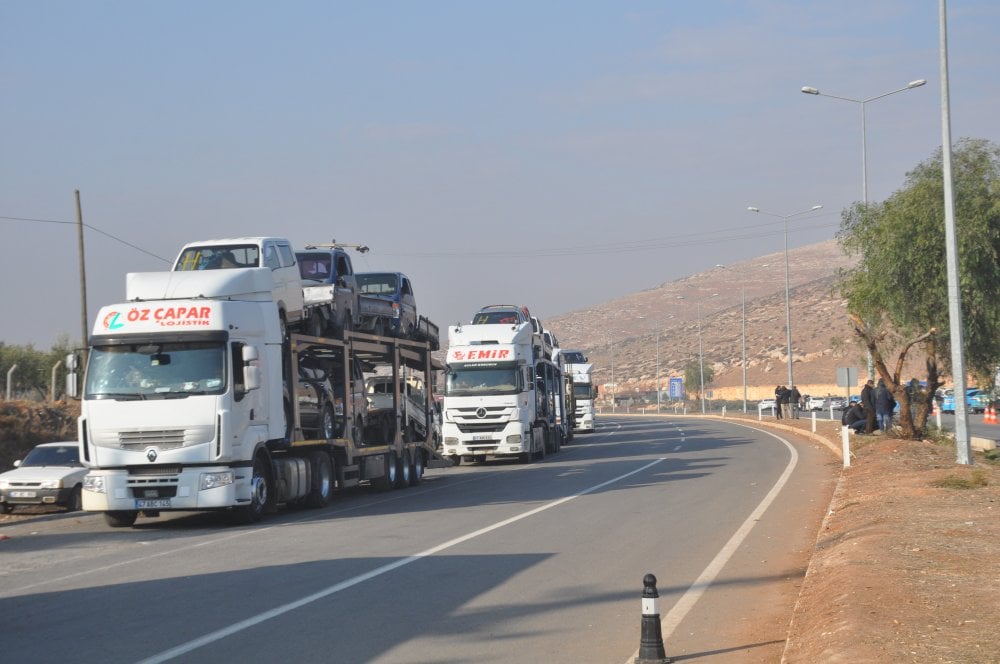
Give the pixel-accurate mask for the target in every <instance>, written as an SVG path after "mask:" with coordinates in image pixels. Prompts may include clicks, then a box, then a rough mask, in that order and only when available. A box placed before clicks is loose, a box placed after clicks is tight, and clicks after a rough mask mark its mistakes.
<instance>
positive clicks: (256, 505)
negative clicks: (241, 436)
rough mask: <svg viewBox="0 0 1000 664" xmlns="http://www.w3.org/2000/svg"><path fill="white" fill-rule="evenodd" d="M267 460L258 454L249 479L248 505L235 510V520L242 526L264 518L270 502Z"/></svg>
mask: <svg viewBox="0 0 1000 664" xmlns="http://www.w3.org/2000/svg"><path fill="white" fill-rule="evenodd" d="M267 465H268V464H267V458H266V457H265V456H263V455H260V454H258V455H257V456H256V457H255V458H254V461H253V476H252V477H251V478H250V504H249V505H247V506H245V507H239V508H237V509H236V510H235V516H236V520H237V521H238V522H239V523H242V524H249V523H256V522H258V521H260V519H261V517H262V516H264V511H265V510H266V509H267V508H268V506H269V503H270V500H271V475H270V473H269V472H268V468H267Z"/></svg>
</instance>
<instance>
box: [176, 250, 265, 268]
mask: <svg viewBox="0 0 1000 664" xmlns="http://www.w3.org/2000/svg"><path fill="white" fill-rule="evenodd" d="M241 267H260V249H259V248H258V247H257V245H255V244H231V245H212V246H207V247H188V248H187V249H185V250H184V251H183V252H181V255H180V258H178V259H177V264H176V265H175V266H174V271H175V272H186V271H189V270H227V269H234V268H241Z"/></svg>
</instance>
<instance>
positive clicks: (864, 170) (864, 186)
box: [802, 78, 927, 378]
mask: <svg viewBox="0 0 1000 664" xmlns="http://www.w3.org/2000/svg"><path fill="white" fill-rule="evenodd" d="M926 83H927V81H926V80H924V79H922V78H918V79H917V80H915V81H910V82H909V83H907V84H906V86H905V87H902V88H897V89H896V90H892V91H890V92H885V93H883V94H880V95H875V96H874V97H869V98H868V99H852V98H850V97H841V96H839V95H831V94H827V93H825V92H820V91H819V90H818V89H817V88H814V87H812V86H809V85H806V86H804V87H803V88H802V92H803V93H804V94H807V95H815V96H817V97H829V98H830V99H839V100H841V101H849V102H851V103H854V104H857V105H859V106H860V107H861V201H862V202H863V203H864V204H865V205H868V127H867V122H866V118H865V106H866V105H867V104H868V103H869V102H873V101H875V100H876V99H882V98H883V97H888V96H889V95H894V94H896V93H898V92H906V91H907V90H912V89H913V88H919V87H920V86H922V85H924V84H926ZM868 377H869V378H875V367H874V364H873V362H872V354H871V351H868Z"/></svg>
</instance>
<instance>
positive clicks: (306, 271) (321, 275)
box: [295, 251, 331, 281]
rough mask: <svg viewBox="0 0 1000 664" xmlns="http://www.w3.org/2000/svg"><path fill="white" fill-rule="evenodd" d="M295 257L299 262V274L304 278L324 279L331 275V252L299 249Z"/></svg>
mask: <svg viewBox="0 0 1000 664" xmlns="http://www.w3.org/2000/svg"><path fill="white" fill-rule="evenodd" d="M295 257H296V258H297V259H298V262H299V276H300V277H302V278H303V279H313V280H317V281H323V280H324V279H326V278H327V277H329V276H330V264H331V258H330V254H325V253H321V252H304V251H298V252H296V253H295Z"/></svg>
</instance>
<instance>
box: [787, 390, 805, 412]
mask: <svg viewBox="0 0 1000 664" xmlns="http://www.w3.org/2000/svg"><path fill="white" fill-rule="evenodd" d="M788 402H789V404H791V407H792V417H794V418H795V419H799V406H800V405H801V403H802V393H801V392H799V388H797V387H795V386H794V385H792V389H790V390H788Z"/></svg>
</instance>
